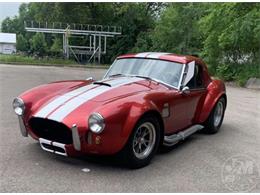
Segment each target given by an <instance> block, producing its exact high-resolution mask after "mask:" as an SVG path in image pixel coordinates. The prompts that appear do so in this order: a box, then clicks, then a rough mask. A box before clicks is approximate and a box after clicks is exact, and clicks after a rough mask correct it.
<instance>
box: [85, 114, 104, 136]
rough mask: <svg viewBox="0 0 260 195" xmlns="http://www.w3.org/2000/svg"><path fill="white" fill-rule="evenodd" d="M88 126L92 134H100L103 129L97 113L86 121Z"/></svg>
mask: <svg viewBox="0 0 260 195" xmlns="http://www.w3.org/2000/svg"><path fill="white" fill-rule="evenodd" d="M88 126H89V128H90V130H91V131H92V132H93V133H101V132H102V131H103V130H104V128H105V121H104V118H103V116H101V114H99V113H93V114H91V115H90V117H89V119H88Z"/></svg>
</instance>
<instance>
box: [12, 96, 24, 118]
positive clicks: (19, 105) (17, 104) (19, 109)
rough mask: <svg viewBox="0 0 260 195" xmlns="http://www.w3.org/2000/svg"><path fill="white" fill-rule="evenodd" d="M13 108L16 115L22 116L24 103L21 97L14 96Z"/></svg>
mask: <svg viewBox="0 0 260 195" xmlns="http://www.w3.org/2000/svg"><path fill="white" fill-rule="evenodd" d="M13 109H14V112H15V113H16V114H17V115H18V116H22V115H23V114H24V112H25V104H24V101H23V100H22V99H21V98H18V97H17V98H14V100H13Z"/></svg>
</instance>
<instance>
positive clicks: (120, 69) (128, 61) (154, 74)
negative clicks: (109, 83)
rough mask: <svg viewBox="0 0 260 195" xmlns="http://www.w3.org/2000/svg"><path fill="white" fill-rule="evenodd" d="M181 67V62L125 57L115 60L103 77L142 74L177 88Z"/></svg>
mask: <svg viewBox="0 0 260 195" xmlns="http://www.w3.org/2000/svg"><path fill="white" fill-rule="evenodd" d="M182 67H183V64H180V63H176V62H170V61H164V60H156V59H141V58H125V59H118V60H116V61H115V62H114V63H113V64H112V66H111V68H110V69H109V71H108V72H107V74H106V76H105V78H108V77H110V76H113V75H127V76H143V77H149V78H151V79H154V80H158V81H161V82H163V83H166V84H168V85H171V86H173V87H175V88H177V87H178V84H179V81H180V77H181V73H182Z"/></svg>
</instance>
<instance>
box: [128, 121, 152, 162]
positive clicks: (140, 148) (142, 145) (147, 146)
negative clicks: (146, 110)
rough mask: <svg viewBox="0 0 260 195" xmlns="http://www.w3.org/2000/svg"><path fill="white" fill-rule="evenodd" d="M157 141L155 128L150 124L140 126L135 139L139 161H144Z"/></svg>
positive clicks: (134, 146) (134, 145) (134, 148)
mask: <svg viewBox="0 0 260 195" xmlns="http://www.w3.org/2000/svg"><path fill="white" fill-rule="evenodd" d="M155 140H156V132H155V127H154V125H153V124H152V123H150V122H145V123H143V124H142V125H140V126H139V127H138V129H137V131H136V132H135V135H134V139H133V151H134V155H135V156H136V157H137V158H138V159H144V158H146V157H147V156H149V155H150V153H151V152H152V150H153V148H154V145H155Z"/></svg>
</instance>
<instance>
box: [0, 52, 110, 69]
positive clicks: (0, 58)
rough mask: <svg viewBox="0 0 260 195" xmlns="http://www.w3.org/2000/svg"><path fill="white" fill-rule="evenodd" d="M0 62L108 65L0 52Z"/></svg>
mask: <svg viewBox="0 0 260 195" xmlns="http://www.w3.org/2000/svg"><path fill="white" fill-rule="evenodd" d="M0 63H2V64H17V65H50V66H51V65H54V66H73V67H74V66H75V67H87V68H108V65H93V64H87V65H80V64H78V63H77V62H76V61H74V60H65V59H62V58H50V57H43V58H35V57H32V56H25V55H19V54H12V55H4V54H0Z"/></svg>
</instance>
